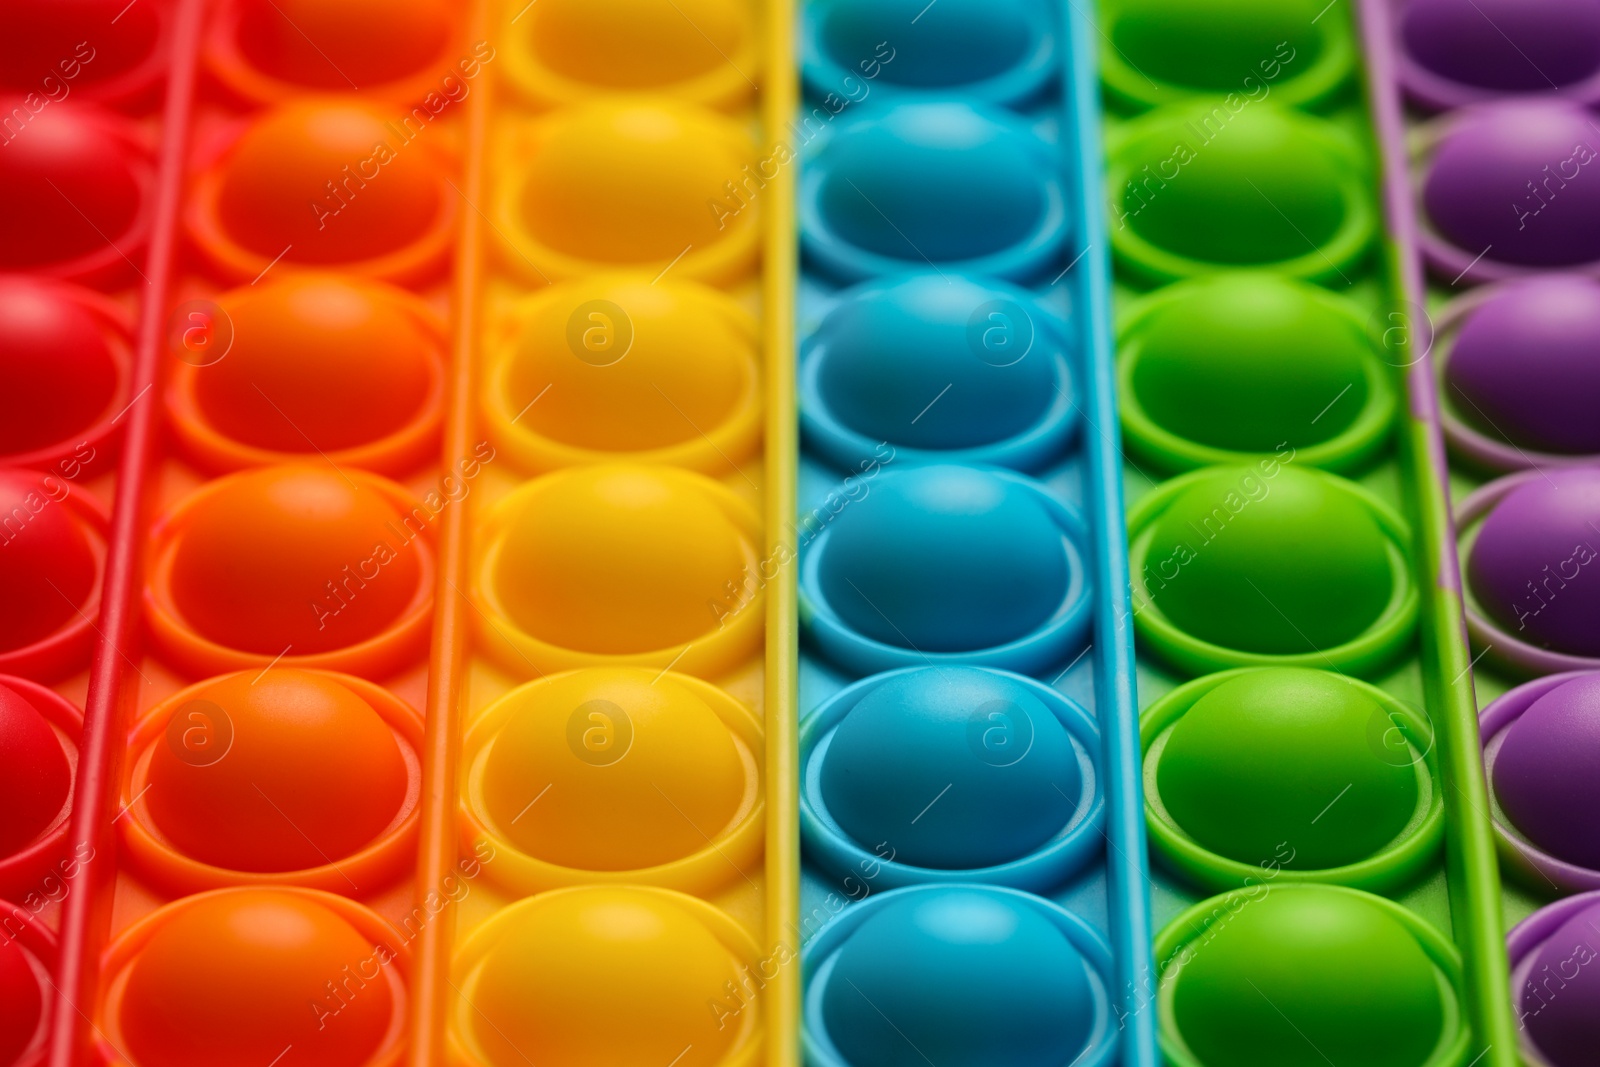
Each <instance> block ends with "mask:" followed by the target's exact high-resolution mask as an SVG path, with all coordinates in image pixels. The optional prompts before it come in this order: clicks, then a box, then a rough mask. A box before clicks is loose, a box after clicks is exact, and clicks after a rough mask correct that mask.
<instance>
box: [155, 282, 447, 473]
mask: <svg viewBox="0 0 1600 1067" xmlns="http://www.w3.org/2000/svg"><path fill="white" fill-rule="evenodd" d="M188 321H189V325H187V326H183V325H181V324H175V329H180V330H181V331H182V332H183V333H187V332H188V331H190V330H204V331H206V337H207V338H208V339H209V338H213V337H215V336H216V335H221V339H220V340H211V341H210V343H214V344H215V343H222V342H223V341H226V348H225V349H224V350H223V351H222V352H221V353H220V354H216V353H210V352H196V353H190V352H188V351H187V350H182V351H179V352H178V353H177V354H178V356H179V362H178V365H177V366H175V367H174V368H173V375H172V378H173V381H172V385H171V386H170V387H169V389H168V394H167V406H168V410H169V411H171V412H172V415H173V429H174V431H175V432H176V433H177V434H178V436H179V438H180V440H181V441H182V442H183V444H184V446H185V447H186V448H187V449H188V450H189V451H190V452H191V454H192V455H193V456H194V458H195V459H197V460H198V461H199V462H201V463H203V464H204V465H206V466H208V467H211V468H214V469H224V470H227V469H237V468H240V467H245V466H260V465H264V464H267V463H273V462H284V461H292V460H295V459H300V458H324V457H325V458H326V459H327V460H328V461H330V462H332V463H336V464H340V465H344V464H350V465H353V466H357V467H364V468H366V469H369V470H381V471H385V472H388V473H393V474H406V473H410V471H411V470H413V469H414V468H415V467H416V466H417V465H418V464H420V463H421V462H423V461H424V460H426V459H427V458H430V457H431V456H432V454H433V453H434V452H436V451H437V449H438V439H437V437H438V432H439V423H440V420H441V417H442V413H443V406H444V329H443V326H442V324H441V323H440V322H439V321H438V319H437V317H436V316H435V315H434V314H433V313H432V311H431V310H430V309H428V308H427V307H426V306H425V305H423V304H422V303H421V302H420V301H418V300H417V299H416V298H415V297H413V296H411V295H410V294H407V293H404V292H402V291H400V290H398V289H393V288H390V287H388V286H385V285H382V284H379V283H375V282H366V281H362V280H360V279H356V278H351V277H348V276H340V275H333V274H304V275H298V276H287V277H284V278H281V279H277V280H270V279H269V280H266V281H263V282H261V283H260V284H258V285H253V286H248V287H243V288H241V289H237V290H234V291H233V292H231V293H225V294H223V295H222V296H221V297H220V299H219V301H218V302H217V303H216V304H214V305H211V306H210V307H204V308H196V309H193V310H191V311H190V313H189V320H188Z"/></svg>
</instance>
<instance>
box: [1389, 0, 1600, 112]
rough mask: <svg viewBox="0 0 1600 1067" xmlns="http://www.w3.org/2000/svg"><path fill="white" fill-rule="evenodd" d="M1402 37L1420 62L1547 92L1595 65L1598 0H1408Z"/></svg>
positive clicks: (1599, 59) (1599, 36) (1494, 85)
mask: <svg viewBox="0 0 1600 1067" xmlns="http://www.w3.org/2000/svg"><path fill="white" fill-rule="evenodd" d="M1400 37H1401V42H1402V45H1403V47H1404V48H1405V50H1406V52H1407V53H1408V54H1409V55H1410V56H1411V58H1412V60H1413V61H1414V62H1416V63H1417V64H1419V65H1420V66H1422V67H1423V68H1424V69H1426V70H1428V71H1430V72H1432V73H1434V74H1436V75H1438V76H1439V77H1441V78H1446V79H1448V80H1450V81H1453V82H1458V83H1460V84H1462V85H1469V86H1473V87H1475V88H1481V89H1489V90H1494V91H1496V92H1502V93H1528V92H1534V93H1537V92H1550V91H1552V90H1554V89H1564V88H1566V87H1568V86H1570V85H1573V84H1575V83H1577V82H1580V81H1583V80H1584V79H1586V78H1589V77H1590V76H1592V75H1594V74H1595V73H1597V72H1600V2H1597V0H1410V2H1409V3H1407V4H1406V5H1405V8H1404V9H1403V11H1402V13H1401V16H1400Z"/></svg>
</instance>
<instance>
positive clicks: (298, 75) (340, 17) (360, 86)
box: [206, 0, 456, 103]
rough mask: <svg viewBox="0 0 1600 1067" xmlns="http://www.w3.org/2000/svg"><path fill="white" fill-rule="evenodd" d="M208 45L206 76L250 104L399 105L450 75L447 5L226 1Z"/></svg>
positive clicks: (379, 0)
mask: <svg viewBox="0 0 1600 1067" xmlns="http://www.w3.org/2000/svg"><path fill="white" fill-rule="evenodd" d="M220 6H221V8H222V10H221V11H220V12H219V13H218V17H217V19H216V21H215V22H213V23H212V32H211V35H210V38H209V39H208V41H207V42H206V59H207V61H208V65H209V66H210V68H211V71H212V72H213V73H214V74H215V75H216V76H217V77H218V78H219V79H220V80H221V81H222V82H223V83H224V84H225V85H227V86H228V87H229V88H230V89H232V90H234V91H235V92H236V93H238V94H240V95H241V96H243V97H245V98H246V99H249V100H254V101H256V102H258V103H269V102H272V101H274V100H280V99H283V98H284V97H286V96H290V95H292V94H295V93H304V92H306V91H307V90H311V91H313V92H325V93H346V92H348V93H355V92H360V93H363V94H367V95H375V96H382V97H384V98H386V99H402V98H408V97H410V96H412V95H416V96H421V95H422V93H423V92H425V91H426V90H427V89H429V88H433V89H437V88H438V84H437V82H438V80H439V79H440V78H442V77H443V76H444V75H445V74H448V73H451V71H450V68H449V64H450V62H451V60H452V59H453V58H454V57H452V56H451V55H450V54H449V48H450V45H451V39H452V32H451V20H452V17H453V15H454V14H455V11H456V9H455V7H454V6H453V5H451V4H449V3H447V2H446V0H399V2H397V0H231V2H227V3H224V4H222V5H220Z"/></svg>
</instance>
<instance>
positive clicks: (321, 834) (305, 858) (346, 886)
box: [119, 666, 422, 893]
mask: <svg viewBox="0 0 1600 1067" xmlns="http://www.w3.org/2000/svg"><path fill="white" fill-rule="evenodd" d="M421 734H422V720H421V716H419V715H418V714H417V713H416V711H415V710H413V709H412V708H410V707H409V706H407V705H406V704H405V703H403V702H402V701H400V700H398V699H397V698H395V697H394V696H392V695H391V694H389V693H388V692H387V691H385V690H384V689H382V688H380V687H378V686H376V685H374V684H373V683H371V682H365V681H362V680H361V679H358V678H353V677H351V676H349V675H341V674H331V673H326V672H322V671H304V670H296V669H292V668H284V667H281V666H280V667H274V668H273V669H272V670H270V671H267V672H265V673H262V672H259V671H241V672H238V673H236V674H229V675H224V676H222V677H220V678H214V679H211V680H209V681H205V682H201V683H200V684H198V685H193V686H190V687H189V688H187V689H185V690H183V691H182V692H180V693H177V694H176V695H174V696H172V697H169V698H168V699H167V700H164V701H162V702H161V703H160V704H159V705H157V706H156V707H155V708H153V709H151V711H150V712H149V713H148V714H147V715H146V716H145V717H144V718H143V719H142V720H141V722H140V723H139V725H138V727H136V729H135V730H134V734H133V737H132V739H131V741H130V744H129V748H130V752H131V755H130V774H129V776H128V783H127V785H126V787H125V789H124V796H123V806H124V807H126V808H127V809H128V810H129V812H130V817H129V818H127V819H124V820H121V821H120V822H119V826H120V827H121V829H122V831H123V835H124V841H125V843H126V844H127V846H128V851H129V854H130V856H131V857H132V858H133V859H134V860H135V861H136V862H137V863H138V864H139V865H140V866H141V867H142V868H143V869H145V870H146V871H147V872H149V873H150V875H151V876H153V877H155V878H157V879H159V880H160V881H162V882H164V883H165V884H169V885H172V886H174V887H176V888H177V889H178V890H179V891H193V890H195V889H209V888H215V887H218V886H221V885H226V884H230V883H237V882H240V881H266V880H280V881H287V880H288V879H268V878H261V879H252V878H249V877H248V875H251V874H260V875H280V874H288V875H291V876H292V877H293V881H294V882H295V884H298V885H311V886H314V887H316V888H321V889H328V890H330V891H332V892H339V893H354V892H358V891H360V892H366V893H370V892H372V891H373V890H375V889H377V888H379V887H380V886H381V885H382V884H383V883H384V882H385V881H388V880H392V879H393V877H394V876H395V875H397V874H399V873H401V872H402V871H404V870H405V869H406V868H407V867H408V865H409V863H410V861H411V859H412V855H411V848H412V845H413V842H414V839H415V836H416V825H417V813H416V803H417V797H418V795H419V793H420V789H421V772H420V762H419V759H418V757H417V754H416V747H417V745H418V744H419V743H420V740H421ZM219 868H220V869H219ZM241 875H243V876H241Z"/></svg>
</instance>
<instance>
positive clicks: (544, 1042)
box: [456, 886, 760, 1067]
mask: <svg viewBox="0 0 1600 1067" xmlns="http://www.w3.org/2000/svg"><path fill="white" fill-rule="evenodd" d="M754 956H755V946H754V944H753V943H751V942H750V940H749V937H748V935H746V934H744V933H743V932H742V931H741V930H739V929H738V927H736V926H735V925H734V924H733V922H732V920H730V919H728V918H727V916H726V915H724V914H723V913H720V912H718V911H717V910H716V909H715V908H713V907H711V906H710V905H709V904H706V903H705V902H703V901H699V900H696V899H694V898H693V897H689V896H685V895H683V894H680V893H674V892H671V891H669V890H662V889H644V888H640V887H633V886H626V887H609V886H585V887H580V888H573V889H560V890H555V891H553V892H550V893H545V894H542V895H540V896H536V897H530V898H528V899H526V900H523V901H521V902H519V903H517V904H514V905H512V906H511V907H509V908H507V909H505V910H504V911H502V912H500V913H499V914H498V915H496V916H495V917H494V918H493V919H491V920H490V921H489V922H488V923H486V924H484V925H483V926H481V927H479V928H478V929H477V930H476V931H475V932H474V933H473V935H472V937H471V938H469V939H468V941H467V943H466V944H465V945H464V946H463V947H462V952H461V958H460V959H459V960H458V962H457V966H458V968H459V969H460V976H459V978H458V981H457V983H456V984H457V985H459V987H460V990H461V994H462V995H461V999H460V1001H458V1004H457V1012H456V1034H457V1040H458V1041H459V1042H460V1043H461V1045H462V1046H464V1048H465V1052H466V1056H465V1058H466V1059H467V1060H468V1061H469V1062H472V1063H476V1064H483V1065H486V1067H526V1065H527V1064H529V1063H538V1064H546V1063H550V1064H557V1063H559V1064H583V1065H584V1067H637V1065H638V1064H662V1065H666V1064H673V1065H674V1067H733V1065H735V1064H743V1063H747V1062H750V1061H752V1060H753V1059H754V1056H755V1053H756V1051H757V1048H756V1042H755V1040H754V1035H755V1030H756V1020H757V1015H758V1012H759V1010H760V1006H759V1003H758V1002H757V1001H754V1000H747V1001H745V1002H743V1003H742V1006H741V1003H740V1002H738V1001H735V1000H734V999H733V998H732V997H731V995H730V994H729V992H728V986H727V983H729V982H732V983H733V988H735V989H738V988H740V983H741V980H742V979H743V969H744V967H745V965H747V964H748V963H750V962H752V961H753V959H754ZM714 1005H724V1006H725V1010H723V1011H717V1010H713V1006H714ZM735 1009H737V1010H735Z"/></svg>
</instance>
